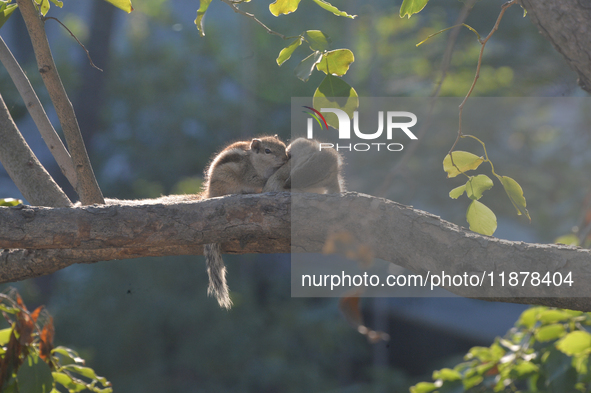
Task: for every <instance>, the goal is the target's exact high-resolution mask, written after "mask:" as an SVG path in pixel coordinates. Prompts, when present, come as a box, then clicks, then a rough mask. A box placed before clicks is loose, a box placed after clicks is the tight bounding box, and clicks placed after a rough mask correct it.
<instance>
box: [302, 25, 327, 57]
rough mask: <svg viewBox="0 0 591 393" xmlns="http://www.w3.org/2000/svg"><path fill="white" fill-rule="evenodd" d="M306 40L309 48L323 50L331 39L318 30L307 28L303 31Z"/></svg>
mask: <svg viewBox="0 0 591 393" xmlns="http://www.w3.org/2000/svg"><path fill="white" fill-rule="evenodd" d="M304 37H305V39H306V42H307V43H308V44H310V49H312V50H318V51H320V52H323V51H325V50H327V49H328V47H329V44H330V43H331V39H330V37H329V36H327V35H326V34H324V33H323V32H321V31H320V30H308V31H306V32H304Z"/></svg>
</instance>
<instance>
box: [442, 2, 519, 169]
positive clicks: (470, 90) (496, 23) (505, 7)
mask: <svg viewBox="0 0 591 393" xmlns="http://www.w3.org/2000/svg"><path fill="white" fill-rule="evenodd" d="M516 3H517V0H511V1H508V2H506V3H505V4H503V5H502V7H501V12H500V13H499V16H498V17H497V21H496V22H495V25H494V26H493V28H492V30H491V31H490V33H488V35H487V36H486V37H485V38H484V39H483V40H479V41H480V44H481V47H480V54H479V55H478V64H477V65H476V75H474V80H473V81H472V85H471V86H470V89H469V90H468V94H466V97H464V100H463V101H462V103H461V104H460V106H459V121H458V136H457V137H456V140H455V142H454V144H453V145H452V147H451V149H449V153H448V154H449V155H450V158H451V163H452V165H453V166H454V167H456V168H457V169H458V170H459V168H458V167H457V166H456V164H455V163H454V159H453V155H451V152H452V151H453V150H454V148H455V147H456V144H457V143H458V141H459V140H460V138H462V137H463V134H462V113H463V111H464V105H466V101H468V97H470V95H471V94H472V91H473V90H474V87H475V86H476V82H477V81H478V78H479V77H480V66H481V65H482V55H483V54H484V47H485V46H486V43H487V42H488V40H489V39H490V38H491V37H492V35H493V34H494V33H495V32H496V31H497V30H498V29H499V24H500V23H501V19H503V15H504V14H505V11H507V9H508V8H509V7H511V6H512V5H514V4H516ZM460 172H461V171H460Z"/></svg>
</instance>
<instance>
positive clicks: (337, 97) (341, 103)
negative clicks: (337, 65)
mask: <svg viewBox="0 0 591 393" xmlns="http://www.w3.org/2000/svg"><path fill="white" fill-rule="evenodd" d="M313 103H314V108H315V109H317V110H320V109H321V108H336V109H340V110H343V111H345V113H347V115H348V116H349V118H353V112H355V111H356V110H357V108H358V107H359V96H358V95H357V92H356V91H355V89H354V88H352V87H351V86H350V85H349V84H348V83H347V82H345V81H344V80H342V79H341V78H339V77H336V76H332V75H326V77H324V80H323V81H322V83H320V86H318V88H317V89H316V91H315V92H314V100H313ZM324 118H325V119H326V122H327V123H328V124H329V125H330V126H331V127H333V128H336V129H338V128H339V119H338V117H337V115H335V114H334V113H324Z"/></svg>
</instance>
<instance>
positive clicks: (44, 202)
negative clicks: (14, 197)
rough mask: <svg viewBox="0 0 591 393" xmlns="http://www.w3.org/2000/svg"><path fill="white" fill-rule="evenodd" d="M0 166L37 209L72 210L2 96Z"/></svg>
mask: <svg viewBox="0 0 591 393" xmlns="http://www.w3.org/2000/svg"><path fill="white" fill-rule="evenodd" d="M0 162H1V163H2V165H3V166H4V169H6V172H7V173H8V175H9V176H10V178H11V179H12V181H14V184H16V186H17V187H18V189H19V190H20V191H21V193H22V194H23V196H24V197H25V198H26V199H27V200H28V201H29V203H31V204H33V205H37V206H71V204H72V203H71V202H70V200H69V199H68V197H67V196H66V194H64V192H63V191H62V190H61V188H59V186H58V185H57V184H56V183H55V182H54V181H53V179H52V177H51V176H50V175H49V173H47V171H46V170H45V168H43V165H41V163H40V162H39V160H37V157H36V156H35V154H34V153H33V151H32V150H31V148H30V147H29V145H28V144H27V142H26V141H25V139H24V138H23V136H22V135H21V133H20V131H19V130H18V128H17V127H16V124H14V121H13V120H12V116H10V112H9V111H8V108H7V107H6V104H5V103H4V99H3V98H2V96H0ZM6 196H9V195H6ZM0 222H1V221H0ZM0 226H2V225H0Z"/></svg>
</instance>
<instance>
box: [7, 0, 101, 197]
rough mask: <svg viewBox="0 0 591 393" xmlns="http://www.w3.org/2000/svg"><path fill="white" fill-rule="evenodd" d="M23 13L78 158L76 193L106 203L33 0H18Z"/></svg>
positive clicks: (74, 155)
mask: <svg viewBox="0 0 591 393" xmlns="http://www.w3.org/2000/svg"><path fill="white" fill-rule="evenodd" d="M16 2H17V4H18V7H19V10H20V11H21V15H22V16H23V19H24V21H25V24H26V26H27V30H28V32H29V35H30V36H31V42H32V44H33V49H34V51H35V57H36V58H37V65H38V67H39V72H40V73H41V77H42V78H43V82H44V83H45V86H46V87H47V91H48V92H49V96H50V98H51V101H52V102H53V106H54V108H55V111H56V113H57V115H58V118H59V120H60V123H61V125H62V130H63V131H64V136H65V137H66V142H67V144H68V148H69V150H70V154H71V155H72V160H73V161H74V168H75V169H76V173H77V176H78V185H77V187H76V192H77V193H78V195H79V196H80V200H81V202H82V203H83V204H85V205H88V204H92V203H105V201H104V198H103V195H102V193H101V190H100V188H99V186H98V184H97V181H96V178H95V177H94V173H93V171H92V167H91V166H90V160H89V159H88V154H87V153H86V147H85V146H84V141H83V140H82V135H81V134H80V128H79V126H78V121H77V120H76V115H75V113H74V108H73V107H72V103H71V102H70V100H69V99H68V95H67V94H66V91H65V89H64V86H63V84H62V82H61V80H60V77H59V74H58V72H57V68H56V66H55V62H54V61H53V56H52V55H51V50H50V48H49V43H48V42H47V36H46V35H45V29H44V26H43V22H42V20H41V18H40V15H39V13H38V11H37V9H36V8H35V5H34V4H33V0H17V1H16Z"/></svg>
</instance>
